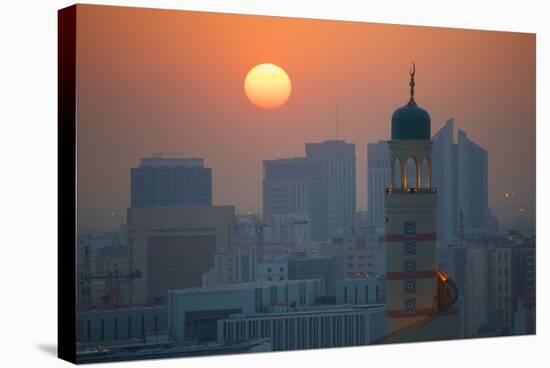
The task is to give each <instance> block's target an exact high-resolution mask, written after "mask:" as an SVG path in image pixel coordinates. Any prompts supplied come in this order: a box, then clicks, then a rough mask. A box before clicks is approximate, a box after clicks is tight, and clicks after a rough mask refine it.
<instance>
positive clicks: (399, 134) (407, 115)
mask: <svg viewBox="0 0 550 368" xmlns="http://www.w3.org/2000/svg"><path fill="white" fill-rule="evenodd" d="M430 126H431V119H430V114H428V112H427V111H426V110H424V109H423V108H421V107H418V106H417V105H416V103H414V102H412V103H411V102H409V103H408V104H406V105H405V106H402V107H400V108H398V109H397V110H395V111H394V113H393V115H392V117H391V139H392V140H409V141H411V140H430V139H431V134H430Z"/></svg>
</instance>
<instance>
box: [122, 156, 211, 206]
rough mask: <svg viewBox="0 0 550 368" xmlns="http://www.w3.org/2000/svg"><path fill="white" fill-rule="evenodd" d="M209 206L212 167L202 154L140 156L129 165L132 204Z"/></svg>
mask: <svg viewBox="0 0 550 368" xmlns="http://www.w3.org/2000/svg"><path fill="white" fill-rule="evenodd" d="M198 205H203V206H211V205H212V170H211V169H210V168H206V167H204V166H203V159H201V158H182V157H165V156H162V155H158V156H154V157H148V158H143V159H142V160H141V164H140V166H139V167H137V168H132V169H131V206H132V207H165V206H198Z"/></svg>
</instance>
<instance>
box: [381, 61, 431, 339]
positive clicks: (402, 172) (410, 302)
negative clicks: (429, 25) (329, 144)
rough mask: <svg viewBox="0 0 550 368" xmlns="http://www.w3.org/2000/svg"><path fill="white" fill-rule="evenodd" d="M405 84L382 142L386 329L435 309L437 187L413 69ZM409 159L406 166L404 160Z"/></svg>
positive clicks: (399, 326) (404, 324) (427, 119)
mask: <svg viewBox="0 0 550 368" xmlns="http://www.w3.org/2000/svg"><path fill="white" fill-rule="evenodd" d="M410 85H411V98H410V100H409V102H408V103H407V104H406V105H405V106H403V107H400V108H398V109H397V110H395V112H394V113H393V115H392V126H391V140H390V141H389V142H388V145H389V150H390V158H391V162H392V168H391V186H390V187H389V188H388V189H387V190H386V193H385V196H384V207H385V210H386V218H387V219H386V221H385V242H386V306H387V317H388V320H387V322H388V332H389V333H392V332H394V331H398V330H400V329H402V328H404V327H407V326H410V325H412V324H414V323H415V322H418V321H421V320H423V319H424V318H426V317H429V316H433V315H435V314H436V313H437V312H438V282H437V273H436V262H437V250H436V206H437V193H436V190H435V188H433V187H432V184H431V168H430V163H431V160H432V144H433V142H432V141H431V139H430V125H431V121H430V115H429V114H428V113H427V112H426V110H424V109H422V108H420V107H418V105H417V104H416V102H415V101H414V69H413V71H412V73H411V82H410ZM409 161H410V162H412V163H413V165H412V166H409V165H407V163H408V162H409ZM411 167H412V170H410V168H411ZM423 178H425V180H423Z"/></svg>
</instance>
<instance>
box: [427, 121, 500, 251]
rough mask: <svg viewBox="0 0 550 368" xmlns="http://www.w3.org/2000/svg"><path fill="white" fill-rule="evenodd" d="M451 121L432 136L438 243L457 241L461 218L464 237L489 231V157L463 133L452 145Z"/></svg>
mask: <svg viewBox="0 0 550 368" xmlns="http://www.w3.org/2000/svg"><path fill="white" fill-rule="evenodd" d="M453 130H454V121H453V119H450V120H448V121H447V123H446V124H445V125H444V126H443V127H442V128H441V129H440V130H439V131H438V132H437V133H436V134H435V135H434V137H433V142H434V144H433V164H432V172H433V180H432V181H433V185H434V186H436V187H437V188H438V198H439V199H438V205H437V218H438V224H437V233H438V241H439V242H440V243H445V242H447V243H452V242H453V241H456V240H457V239H458V238H459V235H460V234H459V230H460V229H459V228H460V216H461V213H462V216H463V226H464V233H465V235H466V236H467V237H472V236H478V235H483V234H487V233H488V232H489V214H490V213H489V200H488V188H489V186H488V155H487V151H486V150H485V149H483V148H482V147H481V146H479V145H478V144H476V143H475V142H473V141H472V140H470V139H469V138H468V137H467V136H466V133H465V132H464V131H462V130H459V131H458V142H457V143H455V142H454V132H453Z"/></svg>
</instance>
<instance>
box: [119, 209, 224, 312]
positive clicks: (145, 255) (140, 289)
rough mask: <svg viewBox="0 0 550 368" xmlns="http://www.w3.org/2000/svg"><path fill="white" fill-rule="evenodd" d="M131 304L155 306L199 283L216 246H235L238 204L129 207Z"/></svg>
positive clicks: (211, 262) (209, 265)
mask: <svg viewBox="0 0 550 368" xmlns="http://www.w3.org/2000/svg"><path fill="white" fill-rule="evenodd" d="M127 216H128V220H127V223H128V237H129V248H130V269H131V271H132V272H139V274H140V275H141V277H140V278H136V279H134V280H133V282H132V293H131V302H132V303H133V304H137V305H143V304H146V305H155V304H160V303H162V302H163V301H164V298H165V295H166V291H167V290H169V289H184V288H191V287H199V286H201V284H202V278H203V275H204V274H205V273H206V272H208V271H209V270H210V269H211V268H212V267H213V266H214V263H215V262H214V261H215V260H214V257H215V253H216V250H219V249H224V250H226V251H230V250H231V249H232V235H233V221H234V207H233V206H188V207H186V206H182V207H148V208H129V209H128V215H127Z"/></svg>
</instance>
